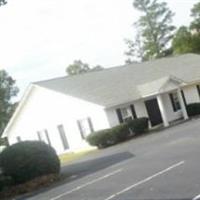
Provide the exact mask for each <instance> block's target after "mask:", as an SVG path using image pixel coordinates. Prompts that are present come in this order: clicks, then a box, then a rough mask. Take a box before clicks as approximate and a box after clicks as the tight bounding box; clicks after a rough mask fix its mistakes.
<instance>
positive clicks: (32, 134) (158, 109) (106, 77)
mask: <svg viewBox="0 0 200 200" xmlns="http://www.w3.org/2000/svg"><path fill="white" fill-rule="evenodd" d="M195 102H200V56H199V55H195V54H185V55H181V56H175V57H169V58H162V59H158V60H153V61H148V62H143V63H138V64H130V65H124V66H119V67H113V68H109V69H104V70H102V71H97V72H89V73H85V74H80V75H74V76H65V77H61V78H55V79H51V80H45V81H40V82H36V83H32V84H30V85H29V87H28V89H27V90H26V92H25V94H24V96H23V98H22V99H21V101H20V103H19V106H18V108H17V109H16V111H15V113H14V115H13V116H12V118H11V120H10V121H9V123H8V125H7V127H6V128H5V130H4V133H3V137H7V138H8V140H9V143H10V144H13V143H16V142H20V141H25V140H42V141H45V142H46V143H47V144H49V145H51V146H52V147H54V148H55V149H56V151H57V153H58V154H61V153H64V152H67V151H78V150H81V149H85V148H87V147H89V145H88V144H87V142H86V140H85V138H86V136H87V135H88V134H90V133H92V132H94V131H97V130H101V129H105V128H109V127H113V126H116V125H118V124H120V123H123V122H124V121H126V120H127V119H128V118H133V119H134V118H139V117H148V118H149V121H150V126H156V125H159V124H163V125H164V126H169V125H170V122H172V121H174V120H178V119H183V120H184V119H187V118H188V115H187V112H186V107H185V106H186V105H187V104H189V103H195Z"/></svg>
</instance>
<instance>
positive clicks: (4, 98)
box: [0, 70, 18, 136]
mask: <svg viewBox="0 0 200 200" xmlns="http://www.w3.org/2000/svg"><path fill="white" fill-rule="evenodd" d="M17 93H18V88H17V87H16V86H15V80H13V78H12V77H11V76H9V75H8V73H7V72H6V71H5V70H0V136H1V134H2V132H3V130H4V128H5V126H6V124H7V123H8V121H9V119H10V117H11V116H12V114H13V112H14V109H15V107H16V103H13V102H11V99H12V97H14V96H16V95H17Z"/></svg>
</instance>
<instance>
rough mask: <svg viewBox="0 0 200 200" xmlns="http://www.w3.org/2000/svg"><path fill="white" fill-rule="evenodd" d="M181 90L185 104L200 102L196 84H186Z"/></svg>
mask: <svg viewBox="0 0 200 200" xmlns="http://www.w3.org/2000/svg"><path fill="white" fill-rule="evenodd" d="M183 91H184V95H185V99H186V102H187V104H190V103H196V102H200V98H199V94H198V91H197V87H196V85H191V86H186V87H184V88H183Z"/></svg>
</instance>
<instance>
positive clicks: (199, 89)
mask: <svg viewBox="0 0 200 200" xmlns="http://www.w3.org/2000/svg"><path fill="white" fill-rule="evenodd" d="M197 91H198V94H199V97H200V85H197Z"/></svg>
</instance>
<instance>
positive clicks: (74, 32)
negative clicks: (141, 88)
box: [0, 0, 198, 98]
mask: <svg viewBox="0 0 200 200" xmlns="http://www.w3.org/2000/svg"><path fill="white" fill-rule="evenodd" d="M166 2H167V3H168V6H169V7H170V9H171V10H172V11H173V12H175V16H174V18H173V24H174V25H176V26H177V27H178V26H181V25H188V24H189V23H190V21H191V18H190V9H191V8H192V6H193V5H194V4H195V3H197V2H198V0H166ZM132 3H133V0H8V4H7V5H5V6H2V7H1V8H0V24H1V25H0V26H1V31H0V55H1V56H0V69H5V70H6V71H8V73H9V74H10V75H11V76H12V77H13V78H14V79H15V80H16V84H17V86H18V87H19V89H20V93H19V95H18V97H19V98H20V97H21V95H22V94H23V93H24V90H25V88H26V87H27V85H28V84H29V83H31V82H35V81H39V80H45V79H49V78H53V77H58V76H65V75H66V73H65V69H66V67H67V66H68V65H69V64H71V63H73V61H74V60H76V59H81V60H82V61H83V62H86V63H89V64H90V65H91V66H95V65H101V66H103V67H105V68H107V67H113V66H118V65H122V64H124V60H125V59H126V58H125V56H124V51H126V49H127V46H126V44H125V42H124V39H125V38H129V39H131V38H133V37H134V33H135V31H136V30H135V28H134V27H133V23H134V22H136V21H137V19H138V17H139V15H140V13H139V12H138V11H136V10H134V8H133V6H132Z"/></svg>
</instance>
